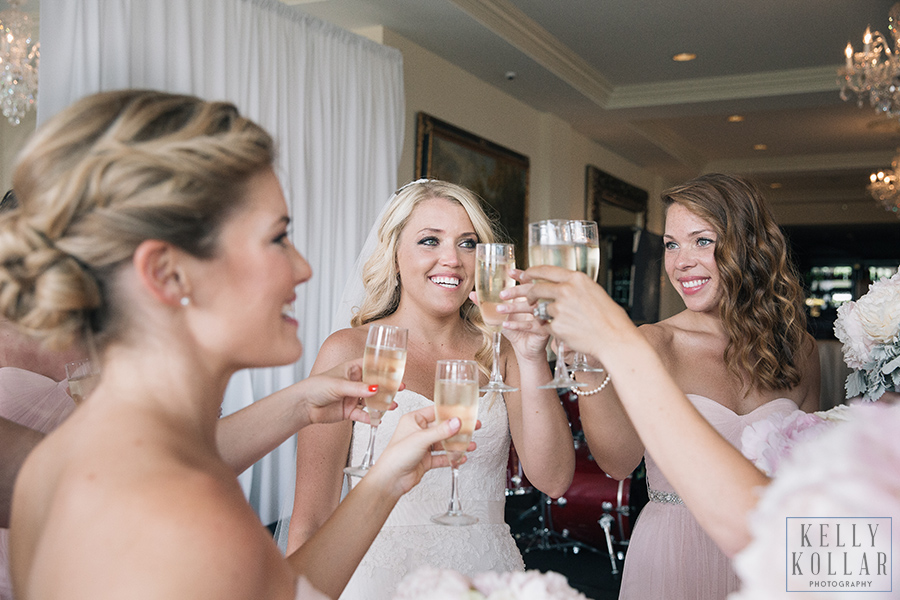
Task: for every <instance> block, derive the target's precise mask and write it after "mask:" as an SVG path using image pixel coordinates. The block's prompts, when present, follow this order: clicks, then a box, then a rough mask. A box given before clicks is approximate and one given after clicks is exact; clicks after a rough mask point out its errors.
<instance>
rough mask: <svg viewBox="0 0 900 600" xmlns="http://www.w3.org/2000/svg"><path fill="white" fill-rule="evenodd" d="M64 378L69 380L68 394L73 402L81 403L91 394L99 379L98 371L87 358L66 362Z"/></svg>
mask: <svg viewBox="0 0 900 600" xmlns="http://www.w3.org/2000/svg"><path fill="white" fill-rule="evenodd" d="M66 379H67V380H68V381H69V395H70V396H72V400H74V401H75V404H81V403H82V402H84V400H85V398H87V397H88V396H90V395H91V392H93V391H94V388H95V387H97V383H98V382H99V381H100V371H98V370H97V369H95V368H94V363H92V362H91V360H90V359H89V358H85V359H82V360H76V361H74V362H70V363H66Z"/></svg>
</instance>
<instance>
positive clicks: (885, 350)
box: [834, 269, 900, 401]
mask: <svg viewBox="0 0 900 600" xmlns="http://www.w3.org/2000/svg"><path fill="white" fill-rule="evenodd" d="M837 314H838V316H837V320H836V321H835V323H834V333H835V335H836V336H837V338H838V339H839V340H840V341H841V343H842V344H843V352H844V362H845V363H847V366H848V367H850V368H851V369H855V371H854V372H853V373H851V374H850V375H849V376H848V377H847V382H846V385H845V388H846V390H847V398H856V397H858V396H862V397H863V399H865V400H872V401H874V400H877V399H878V398H880V397H881V395H882V394H884V392H886V391H889V392H890V391H893V392H898V391H900V269H898V271H897V273H895V274H894V276H893V277H891V278H890V279H888V278H884V279H881V280H880V281H877V282H875V283H873V284H872V285H870V286H869V291H868V292H867V293H866V294H865V295H864V296H863V297H862V298H860V299H859V300H857V301H855V302H847V303H846V304H842V305H841V306H840V308H838V313H837Z"/></svg>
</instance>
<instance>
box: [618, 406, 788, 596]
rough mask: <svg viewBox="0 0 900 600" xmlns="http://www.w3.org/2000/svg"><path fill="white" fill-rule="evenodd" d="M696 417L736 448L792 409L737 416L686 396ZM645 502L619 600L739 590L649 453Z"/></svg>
mask: <svg viewBox="0 0 900 600" xmlns="http://www.w3.org/2000/svg"><path fill="white" fill-rule="evenodd" d="M687 397H688V399H689V400H690V401H691V403H692V404H693V405H694V407H695V408H696V409H697V410H698V411H700V414H702V415H703V417H704V418H705V419H706V420H707V421H709V423H710V424H711V425H712V426H713V427H714V428H715V429H716V431H718V432H719V433H720V434H722V436H723V437H724V438H725V439H727V440H728V441H729V442H731V444H732V445H734V446H735V447H737V448H740V443H741V434H742V433H743V431H744V428H745V427H746V426H747V425H750V424H751V423H754V422H756V421H759V420H762V419H767V418H769V417H770V416H771V415H775V414H782V413H783V414H790V413H792V412H793V411H795V410H797V405H796V404H795V403H794V402H793V401H792V400H789V399H787V398H778V399H776V400H772V401H771V402H767V403H766V404H763V405H762V406H760V407H758V408H757V409H756V410H754V411H752V412H750V413H748V414H746V415H739V414H737V413H735V412H733V411H732V410H731V409H729V408H726V407H725V406H723V405H721V404H719V403H718V402H716V401H715V400H711V399H709V398H705V397H703V396H698V395H696V394H688V395H687ZM644 458H645V461H646V465H647V487H648V491H649V494H650V502H648V503H647V505H646V506H644V508H643V509H642V510H641V513H640V516H639V517H638V520H637V522H636V523H635V527H634V532H633V534H632V536H631V541H630V542H629V546H628V553H627V554H626V557H625V568H624V569H623V571H622V586H621V588H620V592H619V600H651V599H652V600H724V599H725V598H726V597H727V596H728V594H730V593H731V592H734V591H736V590H737V589H738V587H740V582H739V580H738V577H737V575H736V574H735V572H734V570H733V569H732V566H731V561H730V560H729V559H728V557H727V556H725V554H724V553H723V552H722V551H721V550H719V548H718V546H716V544H715V543H714V542H713V541H712V539H710V537H709V536H708V535H706V533H705V532H704V531H703V530H702V529H701V527H700V525H699V524H698V523H697V520H696V519H695V518H694V517H693V515H691V513H690V511H688V509H687V507H686V506H685V505H684V504H683V503H682V501H681V498H679V497H678V495H677V494H676V493H675V491H674V489H673V488H672V486H671V484H669V482H668V481H667V480H666V478H665V477H664V476H663V474H662V472H661V471H660V470H659V467H657V465H656V463H655V462H654V461H653V457H651V456H650V455H649V454H647V455H645V456H644Z"/></svg>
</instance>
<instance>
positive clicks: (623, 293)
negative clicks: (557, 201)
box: [584, 165, 663, 324]
mask: <svg viewBox="0 0 900 600" xmlns="http://www.w3.org/2000/svg"><path fill="white" fill-rule="evenodd" d="M584 187H585V213H586V215H587V219H588V220H590V221H596V222H597V225H598V227H599V230H600V275H599V277H598V281H599V283H600V285H602V286H603V287H604V288H606V291H607V292H608V293H609V295H610V296H611V297H612V299H613V300H615V301H616V302H617V303H618V304H619V305H620V306H622V307H623V308H624V309H625V310H627V311H628V314H629V316H631V318H632V320H633V321H635V323H637V324H642V323H655V322H656V321H657V320H658V319H659V295H660V274H661V270H660V269H661V262H662V258H661V257H662V247H663V242H662V237H661V236H659V235H656V234H654V233H651V232H649V231H647V230H646V229H644V223H645V222H646V219H647V202H648V199H649V194H648V193H647V192H646V191H645V190H642V189H641V188H639V187H636V186H633V185H631V184H630V183H628V182H626V181H622V180H621V179H619V178H617V177H615V176H613V175H610V174H609V173H605V172H604V171H601V170H600V169H598V168H597V167H595V166H593V165H587V168H586V170H585V184H584Z"/></svg>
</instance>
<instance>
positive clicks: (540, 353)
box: [497, 269, 550, 360]
mask: <svg viewBox="0 0 900 600" xmlns="http://www.w3.org/2000/svg"><path fill="white" fill-rule="evenodd" d="M524 273H525V272H524V271H522V270H520V269H511V270H510V272H509V274H510V277H512V278H513V279H515V280H516V281H518V282H519V283H520V285H518V286H515V287H514V288H509V289H507V290H504V291H503V292H501V293H500V296H501V298H504V299H506V298H510V299H509V300H508V301H507V302H504V303H503V304H501V305H500V306H499V307H498V308H497V310H498V311H499V312H501V313H505V314H507V315H508V316H507V318H506V321H505V322H504V323H503V336H504V337H505V338H506V339H508V340H509V342H510V343H511V344H512V345H513V348H514V349H515V350H516V353H517V354H519V355H520V356H522V357H524V358H526V359H531V360H546V357H547V354H546V349H547V340H548V339H549V338H550V330H549V329H548V328H547V327H546V324H545V323H543V322H541V321H538V320H537V319H535V318H534V307H535V305H534V304H531V303H529V302H528V300H527V299H526V298H525V297H523V296H524V294H527V293H528V290H529V289H531V285H532V284H531V283H530V282H529V280H527V279H525V278H524V277H523V274H524ZM512 290H515V291H516V293H517V295H519V297H517V298H513V297H512V296H511V294H512Z"/></svg>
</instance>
